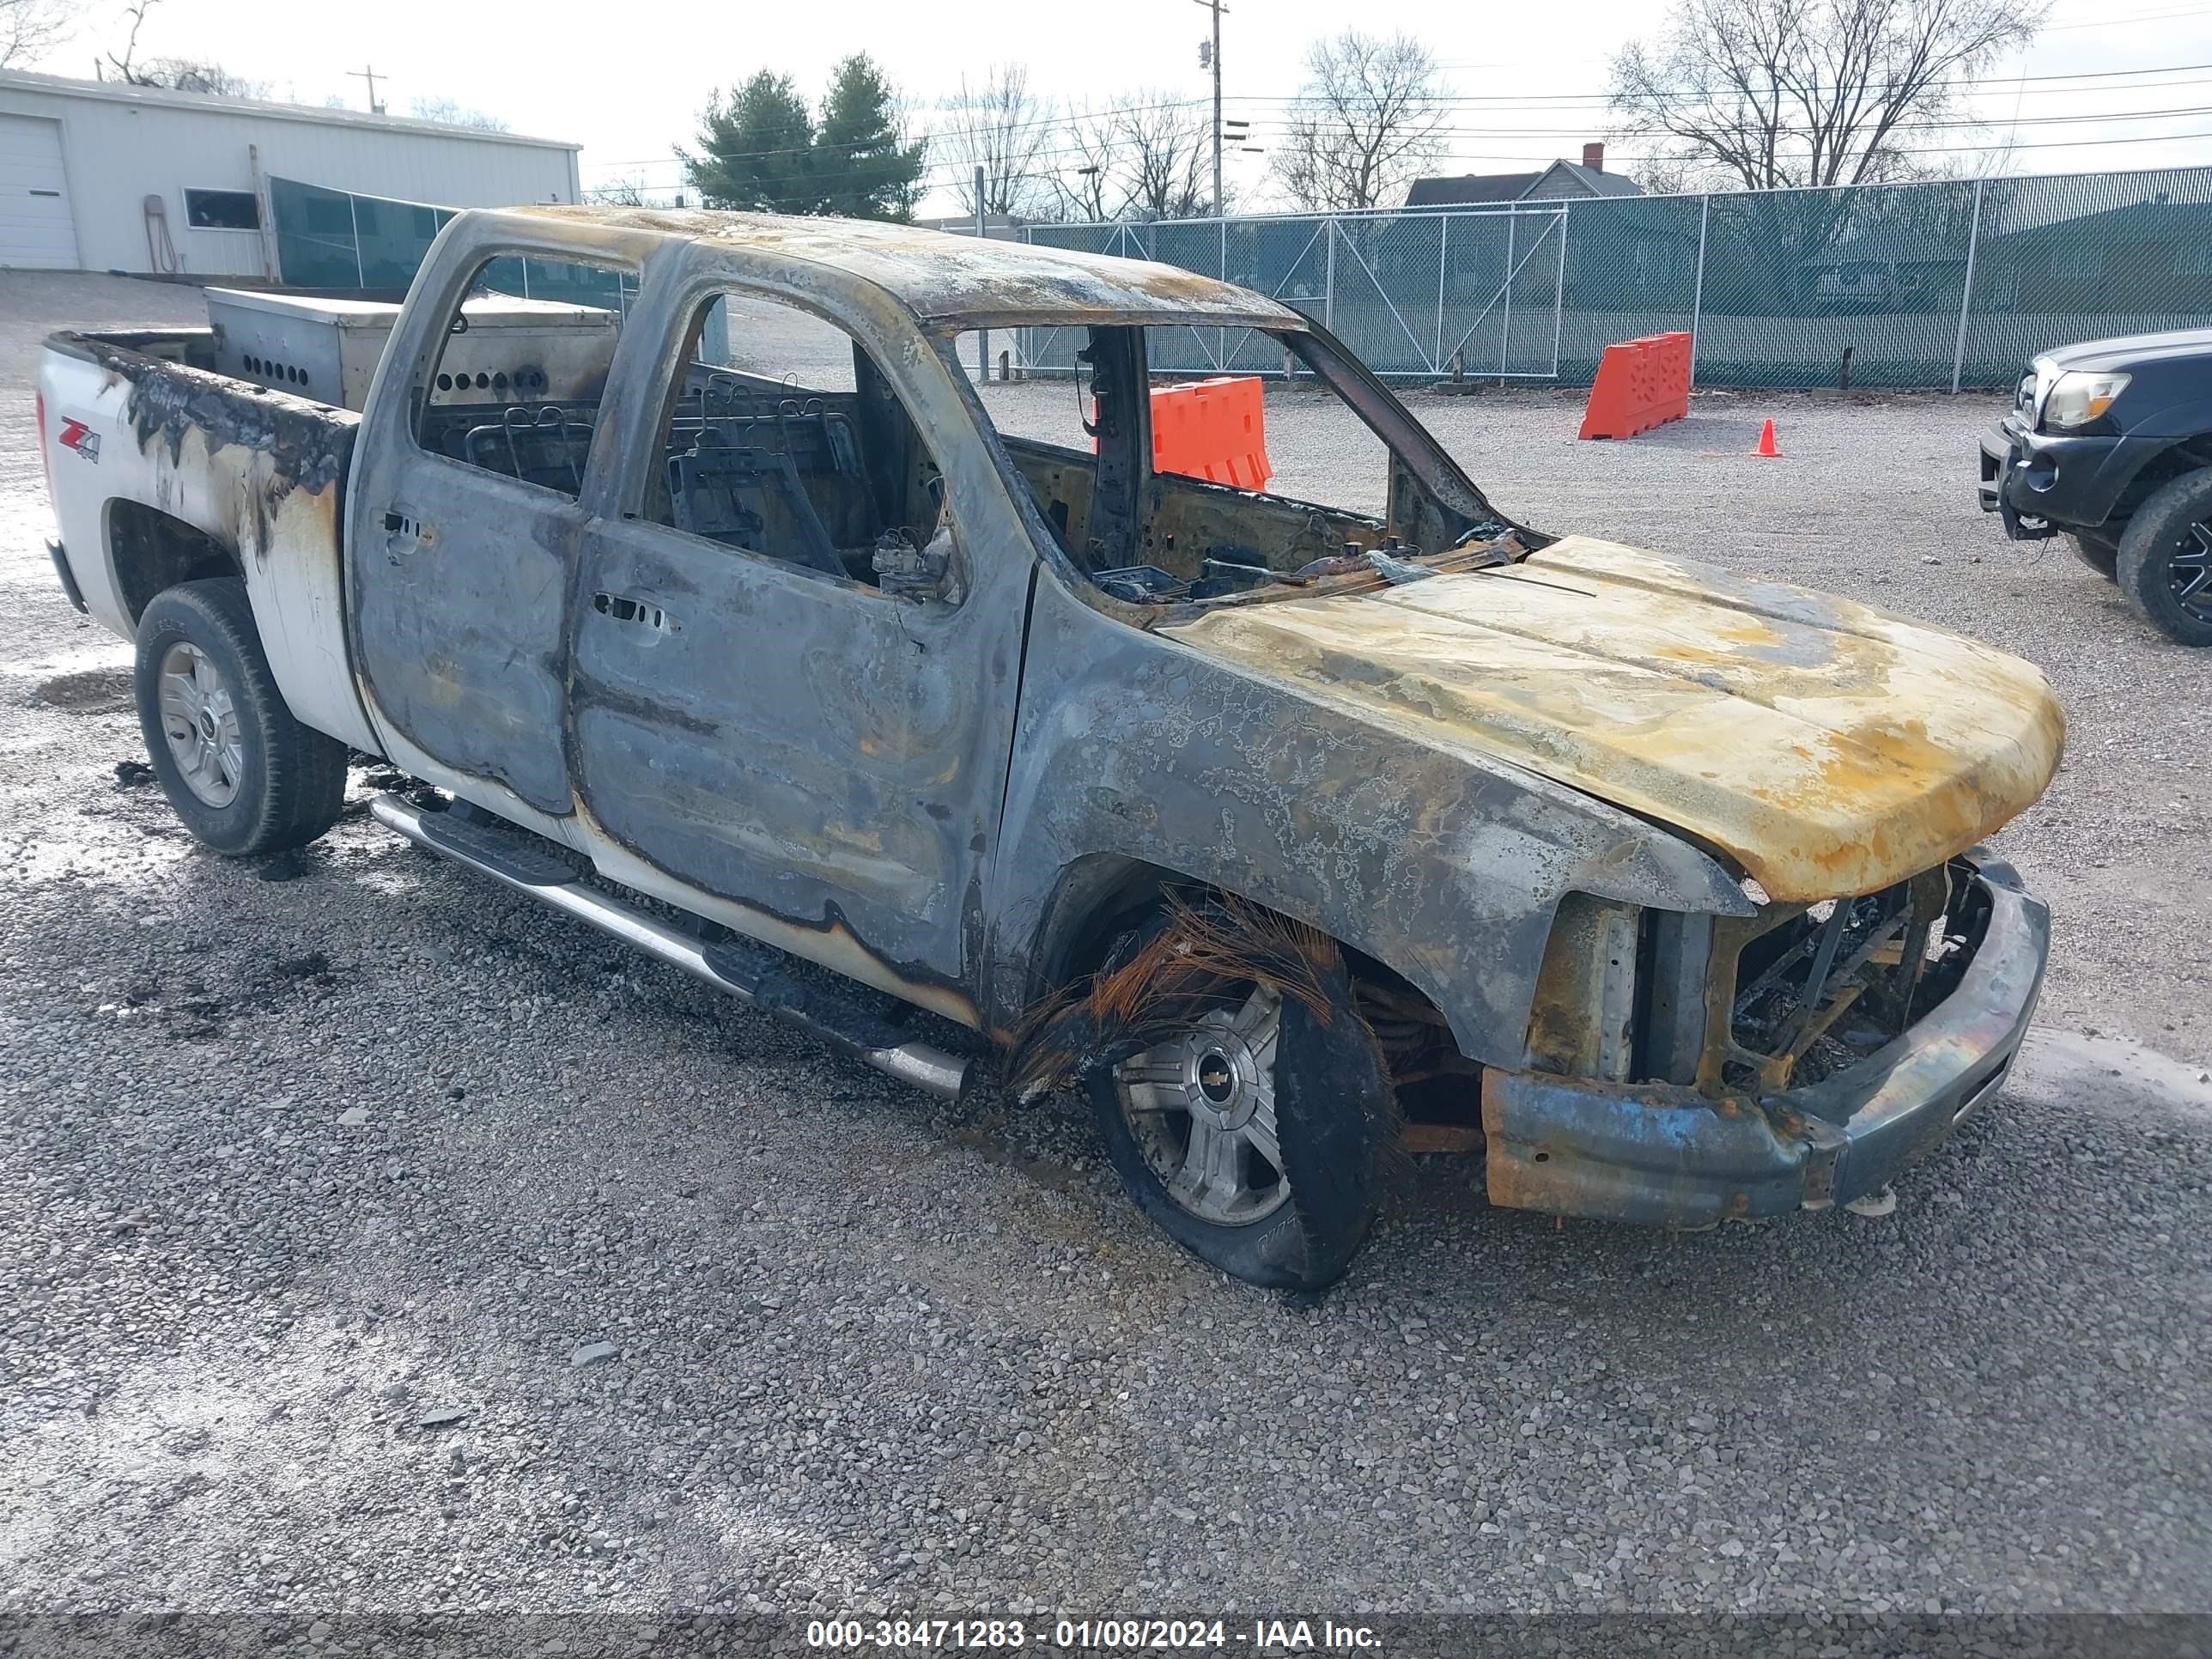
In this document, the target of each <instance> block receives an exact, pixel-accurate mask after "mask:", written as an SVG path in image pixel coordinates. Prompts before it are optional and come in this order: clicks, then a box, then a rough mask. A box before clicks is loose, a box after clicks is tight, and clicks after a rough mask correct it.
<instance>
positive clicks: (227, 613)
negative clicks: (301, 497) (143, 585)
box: [133, 576, 346, 858]
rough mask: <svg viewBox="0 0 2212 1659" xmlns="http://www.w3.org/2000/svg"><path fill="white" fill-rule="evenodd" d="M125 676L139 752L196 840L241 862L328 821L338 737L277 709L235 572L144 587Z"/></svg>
mask: <svg viewBox="0 0 2212 1659" xmlns="http://www.w3.org/2000/svg"><path fill="white" fill-rule="evenodd" d="M133 678H134V682H135V688H136V690H137V702H138V725H139V729H140V730H141V731H142V732H143V733H144V734H145V738H146V755H147V758H148V760H149V762H151V763H152V765H153V768H154V775H155V777H157V778H159V779H160V780H161V790H162V793H164V794H166V795H167V796H168V798H169V805H170V806H171V807H172V808H173V809H174V810H175V811H176V814H177V817H179V819H181V820H182V821H183V823H184V825H185V829H189V830H191V832H192V835H193V836H194V837H195V838H196V839H197V840H199V841H201V842H204V843H205V844H206V845H208V846H210V847H211V848H214V849H215V850H216V852H218V853H221V854H223V855H224V856H225V857H227V858H251V857H253V856H255V855H256V854H263V853H275V852H280V851H282V850H283V849H284V848H290V847H301V846H304V845H305V844H306V843H307V842H311V841H313V840H314V838H315V837H316V836H319V835H321V834H322V833H323V831H325V829H329V828H330V827H331V824H333V823H337V817H338V809H339V808H340V807H341V806H342V805H343V804H344V799H345V779H346V748H345V745H344V744H342V743H339V742H337V740H336V739H335V738H326V737H325V736H324V735H323V734H322V733H321V732H314V731H311V730H309V729H308V728H307V726H302V725H301V724H300V722H299V721H298V720H295V719H293V717H292V711H291V710H290V709H289V708H286V707H285V706H284V699H283V694H282V693H280V692H279V691H278V690H276V678H275V677H274V676H273V675H272V674H270V671H269V658H268V655H267V653H264V651H263V650H262V648H261V636H260V635H259V634H258V632H257V631H256V629H255V628H254V626H253V607H252V603H251V602H250V601H249V600H248V599H247V598H246V584H245V583H244V582H243V581H241V580H240V579H239V578H237V577H235V576H220V577H216V578H213V579H211V580H206V581H197V582H185V583H182V584H180V585H179V586H175V587H171V588H167V589H164V590H163V591H162V592H160V593H157V594H155V596H154V599H152V601H151V602H150V603H149V604H148V605H147V606H146V610H145V613H144V614H143V616H141V617H139V619H138V655H137V667H136V670H135V672H134V676H133Z"/></svg>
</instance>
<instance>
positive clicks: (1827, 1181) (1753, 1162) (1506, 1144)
mask: <svg viewBox="0 0 2212 1659" xmlns="http://www.w3.org/2000/svg"><path fill="white" fill-rule="evenodd" d="M2010 875H2011V872H2010V871H2009V869H2008V867H2006V866H2002V865H1990V866H1985V867H1984V869H1983V870H1982V871H1981V872H1979V873H1978V874H1977V875H1976V876H1975V878H1974V879H1975V880H1976V881H1977V882H1978V883H1979V884H1980V885H1981V886H1982V888H1983V889H1984V891H1985V892H1986V893H1987V896H1988V898H1989V903H1990V910H1989V920H1988V922H1987V924H1986V926H1985V927H1984V929H1983V931H1982V937H1981V940H1980V943H1979V945H1978V947H1977V949H1976V951H1975V952H1974V957H1973V959H1972V961H1971V962H1970V963H1968V964H1967V965H1966V970H1965V972H1964V973H1963V974H1962V975H1960V981H1959V983H1958V985H1957V987H1956V988H1954V990H1953V991H1952V993H1951V994H1950V995H1949V996H1948V997H1946V998H1945V999H1944V1000H1942V1002H1940V1003H1938V1004H1937V1005H1936V1006H1935V1008H1934V1009H1932V1010H1931V1011H1929V1013H1928V1014H1926V1015H1925V1016H1924V1017H1923V1018H1922V1019H1921V1020H1920V1021H1919V1023H1918V1024H1915V1025H1913V1026H1912V1027H1911V1028H1910V1029H1909V1030H1906V1031H1905V1033H1904V1034H1903V1035H1902V1036H1899V1037H1897V1038H1896V1039H1895V1040H1894V1041H1893V1042H1890V1043H1888V1044H1887V1045H1886V1046H1885V1047H1883V1048H1880V1049H1878V1050H1877V1051H1875V1053H1874V1054H1870V1055H1869V1056H1868V1057H1867V1058H1866V1059H1865V1060H1861V1061H1860V1062H1859V1063H1858V1064H1857V1065H1855V1066H1849V1067H1847V1068H1846V1069H1844V1070H1842V1071H1839V1072H1837V1073H1833V1074H1832V1075H1831V1076H1830V1077H1828V1078H1826V1079H1824V1080H1822V1081H1821V1082H1819V1083H1816V1084H1811V1085H1807V1086H1806V1087H1803V1088H1801V1089H1795V1090H1791V1091H1788V1092H1786V1093H1783V1094H1778V1095H1773V1096H1770V1097H1767V1098H1765V1100H1760V1101H1753V1100H1751V1099H1749V1098H1747V1097H1730V1098H1728V1099H1724V1100H1714V1099H1711V1098H1710V1097H1706V1096H1705V1095H1702V1094H1699V1093H1698V1092H1697V1091H1694V1090H1692V1089H1686V1088H1680V1087H1677V1086H1674V1085H1666V1084H1646V1085H1625V1084H1607V1083H1594V1082H1590V1081H1589V1080H1587V1079H1578V1078H1568V1077H1555V1076H1550V1075H1547V1074H1545V1073H1535V1072H1497V1071H1492V1072H1487V1073H1484V1076H1483V1085H1482V1122H1483V1128H1484V1131H1485V1133H1486V1138H1487V1141H1488V1155H1487V1159H1486V1175H1487V1180H1488V1183H1489V1189H1490V1199H1491V1201H1492V1203H1493V1204H1499V1205H1504V1206H1508V1207H1510V1208H1515V1209H1528V1210H1541V1211H1543V1212H1546V1213H1547V1214H1551V1215H1572V1216H1588V1217H1590V1218H1595V1219H1598V1220H1605V1221H1635V1222H1645V1223H1650V1224H1654V1225H1660V1226H1666V1227H1704V1226H1710V1225H1712V1224H1713V1223H1715V1222H1717V1221H1725V1220H1744V1219H1747V1218H1751V1217H1753V1216H1771V1215H1780V1214H1783V1213H1784V1212H1788V1211H1791V1210H1796V1209H1825V1208H1826V1207H1827V1206H1829V1205H1831V1204H1836V1203H1843V1202H1846V1201H1848V1200H1851V1199H1854V1198H1857V1197H1860V1196H1862V1195H1863V1194H1867V1193H1870V1192H1875V1191H1877V1190H1879V1189H1880V1188H1881V1187H1882V1186H1883V1185H1884V1184H1885V1183H1886V1182H1888V1181H1889V1180H1890V1179H1891V1177H1892V1176H1895V1175H1896V1174H1898V1172H1899V1171H1900V1170H1904V1169H1905V1168H1906V1167H1907V1166H1909V1165H1910V1164H1913V1163H1915V1162H1916V1161H1917V1160H1918V1159H1920V1158H1923V1157H1925V1156H1926V1155H1927V1154H1928V1153H1929V1152H1932V1151H1933V1150H1934V1149H1935V1148H1936V1146H1940V1145H1941V1144H1942V1142H1943V1140H1944V1139H1946V1138H1947V1137H1948V1135H1949V1134H1950V1133H1951V1131H1952V1130H1953V1129H1954V1127H1957V1126H1958V1125H1959V1124H1960V1122H1961V1121H1964V1120H1965V1119H1966V1117H1967V1116H1968V1115H1971V1114H1972V1112H1973V1111H1974V1110H1975V1109H1977V1108H1978V1107H1979V1106H1980V1105H1982V1104H1983V1103H1984V1102H1985V1101H1986V1100H1988V1099H1989V1098H1990V1096H1992V1095H1993V1094H1995V1093H1996V1091H1997V1089H1998V1087H1999V1086H2000V1085H2002V1083H2003V1081H2004V1079H2005V1074H2006V1073H2007V1072H2008V1070H2009V1069H2010V1067H2011V1065H2012V1061H2013V1056H2014V1055H2015V1054H2016V1053H2017V1052H2018V1051H2019V1048H2020V1044H2021V1038H2022V1037H2023V1036H2026V1035H2027V1026H2028V1021H2029V1020H2030V1018H2032V1017H2033V1014H2034V1012H2035V999H2036V994H2037V993H2038V992H2039V990H2040V989H2041V988H2042V985H2043V967H2044V962H2045V958H2046V957H2048V955H2049V954H2050V947H2051V915H2050V912H2049V911H2048V910H2047V909H2045V907H2044V906H2043V905H2042V904H2041V903H2040V902H2038V901H2037V900H2035V899H2033V898H2031V897H2029V896H2027V894H2026V893H2024V892H2021V890H2019V888H2018V887H2016V886H2015V885H2013V884H2011V881H2010V879H2009V878H2010Z"/></svg>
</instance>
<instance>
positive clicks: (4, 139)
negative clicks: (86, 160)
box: [0, 115, 76, 270]
mask: <svg viewBox="0 0 2212 1659" xmlns="http://www.w3.org/2000/svg"><path fill="white" fill-rule="evenodd" d="M0 265H14V266H16V267H17V268H19V269H20V268H21V267H24V266H31V267H33V268H35V269H39V270H74V269H75V268H76V224H75V223H74V222H72V221H71V219H70V204H69V185H68V184H67V182H66V181H65V180H64V179H63V177H62V129H61V124H60V123H59V122H58V121H42V120H40V118H38V117H36V116H34V115H0Z"/></svg>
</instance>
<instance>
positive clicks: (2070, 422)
mask: <svg viewBox="0 0 2212 1659" xmlns="http://www.w3.org/2000/svg"><path fill="white" fill-rule="evenodd" d="M2129 379H2130V377H2129V376H2127V375H2125V374H2096V373H2093V372H2091V371H2090V370H2087V369H2081V368H2076V369H2069V370H2068V371H2067V372H2066V373H2065V374H2061V375H2060V376H2059V377H2058V379H2057V380H2056V381H2055V382H2054V383H2053V384H2052V386H2051V391H2050V393H2049V395H2048V396H2046V397H2045V398H2044V400H2043V423H2044V425H2045V426H2046V427H2048V428H2051V429H2052V430H2053V431H2057V432H2079V431H2081V429H2082V428H2084V427H2088V426H2093V425H2095V424H2096V422H2099V421H2100V420H2102V419H2103V418H2104V416H2105V411H2106V410H2108V409H2110V408H2111V407H2112V404H2113V400H2114V399H2116V398H2118V396H2119V395H2120V393H2122V392H2125V391H2126V390H2127V389H2128V380H2129Z"/></svg>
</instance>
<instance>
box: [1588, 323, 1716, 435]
mask: <svg viewBox="0 0 2212 1659" xmlns="http://www.w3.org/2000/svg"><path fill="white" fill-rule="evenodd" d="M1689 412H1690V337H1689V336H1688V335H1687V334H1652V335H1648V336H1646V337H1644V338H1643V339H1641V340H1623V341H1621V342H1620V343H1619V344H1618V345H1609V346H1607V348H1606V349H1605V356H1603V357H1601V358H1600V359H1599V360H1598V366H1597V379H1596V380H1595V381H1594V382H1593V383H1592V384H1591V386H1590V395H1589V407H1588V408H1587V409H1585V410H1583V429H1582V431H1581V433H1580V434H1579V435H1580V436H1582V437H1584V438H1633V437H1634V436H1635V435H1637V434H1638V433H1639V432H1649V431H1650V429H1651V428H1653V427H1655V426H1659V425H1662V424H1663V423H1664V422H1668V421H1679V420H1680V419H1681V418H1682V416H1685V415H1686V414H1688V413H1689Z"/></svg>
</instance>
